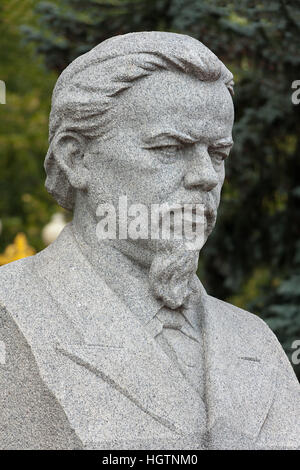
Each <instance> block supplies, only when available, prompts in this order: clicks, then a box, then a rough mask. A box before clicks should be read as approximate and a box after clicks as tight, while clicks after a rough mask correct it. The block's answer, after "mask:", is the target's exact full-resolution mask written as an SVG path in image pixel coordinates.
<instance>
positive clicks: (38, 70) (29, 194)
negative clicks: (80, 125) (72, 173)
mask: <svg viewBox="0 0 300 470" xmlns="http://www.w3.org/2000/svg"><path fill="white" fill-rule="evenodd" d="M36 3H37V2H36V1H35V2H34V1H32V0H25V1H23V2H22V3H20V2H17V1H14V2H12V1H8V0H5V1H4V0H3V1H2V3H1V6H0V13H1V19H2V20H1V23H0V37H1V48H0V54H1V56H0V63H1V72H0V73H1V76H0V79H1V80H4V81H5V83H6V89H7V97H6V103H7V104H6V105H0V114H1V118H0V148H1V159H0V174H1V180H0V219H1V221H2V224H3V228H2V234H1V235H0V251H1V252H2V251H3V250H4V248H5V247H6V246H7V245H8V244H9V243H12V241H13V239H14V237H15V235H16V234H17V233H18V232H25V233H26V235H27V237H28V238H29V242H30V243H31V244H32V246H33V247H34V248H35V249H37V250H38V249H41V248H43V243H42V240H41V230H42V227H43V226H44V225H45V224H46V223H47V222H48V221H49V218H50V214H51V213H52V212H53V211H55V210H56V208H57V206H56V204H55V202H54V201H53V200H51V198H50V196H48V194H47V192H46V190H45V189H44V178H45V175H44V170H43V160H44V157H45V154H46V152H47V125H48V113H49V109H50V98H51V91H52V87H53V84H54V81H55V74H54V73H53V74H49V72H47V71H46V69H45V68H44V66H43V65H42V63H41V61H40V60H37V57H36V55H35V54H34V51H33V48H32V47H29V46H28V45H27V46H25V45H24V44H23V43H22V41H21V39H22V37H21V34H20V31H19V27H20V24H21V22H23V21H27V22H28V23H30V22H32V23H33V24H34V18H33V14H32V7H33V6H34V5H35V4H36Z"/></svg>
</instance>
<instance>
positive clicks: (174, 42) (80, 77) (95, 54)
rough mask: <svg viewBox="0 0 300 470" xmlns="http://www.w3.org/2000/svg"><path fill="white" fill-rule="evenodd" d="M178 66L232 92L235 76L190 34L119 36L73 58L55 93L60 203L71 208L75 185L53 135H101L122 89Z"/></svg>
mask: <svg viewBox="0 0 300 470" xmlns="http://www.w3.org/2000/svg"><path fill="white" fill-rule="evenodd" d="M163 70H168V71H172V70H173V71H180V72H182V73H186V74H189V75H191V76H194V77H195V78H197V79H199V80H201V81H209V82H213V81H216V80H220V81H221V82H223V83H224V85H225V86H226V87H227V88H228V90H229V92H230V93H231V95H233V76H232V74H231V72H230V71H229V70H228V69H227V68H226V67H225V65H224V64H223V63H222V62H221V61H220V60H219V59H218V58H217V56H216V55H215V54H213V52H211V51H210V50H209V49H208V48H207V47H206V46H204V45H203V44H202V43H201V42H199V41H197V40H196V39H193V38H191V37H189V36H185V35H181V34H175V33H165V32H144V33H130V34H125V35H122V36H116V37H113V38H110V39H108V40H107V41H104V42H102V43H101V44H99V45H98V46H96V47H94V48H93V49H91V51H89V52H88V53H86V54H83V55H82V56H80V57H78V58H77V59H76V60H74V61H73V62H72V63H71V64H70V65H69V66H68V67H67V68H66V69H65V70H64V71H63V72H62V74H61V75H60V77H59V78H58V80H57V82H56V85H55V88H54V91H53V96H52V106H51V113H50V123H49V149H48V152H47V155H46V159H45V170H46V174H47V179H46V189H47V190H48V192H49V193H50V194H52V196H53V197H54V198H55V199H56V201H57V202H58V204H59V205H61V206H62V207H64V208H65V209H68V210H72V208H73V205H74V198H75V194H74V190H73V188H72V186H71V185H70V183H69V181H68V179H67V177H66V175H65V173H64V172H63V171H62V170H61V168H60V165H59V164H58V163H57V162H56V158H59V157H57V156H56V155H54V152H53V151H52V143H53V140H54V139H55V138H56V137H57V136H59V134H61V133H66V132H72V133H74V132H75V133H77V134H80V135H81V137H82V138H84V139H86V143H88V140H89V139H92V138H95V137H101V135H103V134H104V133H105V132H106V129H107V128H108V126H109V124H110V113H108V111H109V110H110V109H112V107H114V106H116V105H117V97H118V95H119V94H120V93H122V92H123V91H124V90H127V89H128V88H130V87H132V86H133V85H134V83H135V82H136V81H137V80H140V79H142V78H144V77H147V76H149V75H151V74H152V73H157V72H159V71H163Z"/></svg>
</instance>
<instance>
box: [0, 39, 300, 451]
mask: <svg viewBox="0 0 300 470" xmlns="http://www.w3.org/2000/svg"><path fill="white" fill-rule="evenodd" d="M232 95H233V77H232V74H231V73H230V71H229V70H228V69H227V68H226V67H225V66H224V65H223V64H222V62H221V61H220V60H219V59H218V58H217V57H216V56H215V55H214V54H213V53H212V52H211V51H210V50H209V49H207V48H206V47H205V46H204V45H203V44H202V43H200V42H199V41H197V40H195V39H193V38H191V37H188V36H184V35H179V34H174V33H163V32H144V33H132V34H127V35H124V36H117V37H114V38H111V39H109V40H107V41H104V42H103V43H101V44H100V45H99V46H97V47H95V48H94V49H92V50H91V51H90V52H88V53H87V54H84V55H82V56H80V57H79V58H77V59H76V60H75V61H74V62H72V63H71V64H70V65H69V66H68V67H67V68H66V69H65V70H64V72H63V73H62V74H61V76H60V77H59V79H58V81H57V84H56V86H55V89H54V93H53V99H52V110H51V115H50V140H49V150H48V153H47V156H46V160H45V169H46V173H47V180H46V187H47V190H48V191H49V192H50V193H51V194H52V195H53V197H54V198H55V199H56V201H57V202H58V203H59V204H60V205H61V206H62V207H64V208H66V209H69V210H72V211H73V214H74V218H73V221H72V222H71V223H70V224H68V225H67V226H66V227H65V228H64V230H63V231H62V233H61V234H60V235H59V237H58V239H57V240H56V241H55V242H54V243H52V244H51V245H50V246H49V247H47V248H46V249H45V250H43V251H42V252H40V253H38V254H36V255H34V256H31V257H29V258H26V259H24V260H19V261H16V262H14V263H11V264H8V265H6V266H4V267H2V268H0V305H1V317H0V318H1V328H0V341H1V343H0V344H1V361H0V362H1V363H0V390H1V392H0V397H1V406H0V422H1V426H0V447H1V448H3V449H12V448H19V449H28V448H31V449H61V448H64V449H82V448H83V449H277V448H278V449H285V448H286V449H294V448H297V447H299V446H300V432H299V431H300V428H299V415H300V413H299V411H300V410H299V385H298V382H297V379H296V376H295V374H294V372H293V370H292V367H291V365H290V363H289V361H288V359H287V357H286V355H285V354H284V352H283V350H282V348H281V346H280V344H279V342H278V341H277V339H276V337H275V336H274V334H273V333H272V332H271V330H270V329H269V328H268V326H267V325H266V324H265V323H264V322H263V321H262V320H261V319H260V318H258V317H257V316H255V315H253V314H250V313H248V312H245V311H243V310H241V309H239V308H237V307H234V306H232V305H230V304H228V303H225V302H223V301H220V300H218V299H216V298H213V297H211V296H209V295H208V294H207V293H206V292H205V290H204V288H203V286H202V284H201V283H200V281H199V280H198V278H197V276H196V270H197V262H198V256H199V251H200V249H201V247H202V245H203V243H204V242H205V241H206V239H207V237H208V235H209V234H210V232H211V231H212V229H213V227H214V224H215V220H216V212H217V207H218V205H219V200H220V192H221V188H222V184H223V181H224V159H225V158H226V157H227V156H228V155H229V151H230V148H231V146H232V136H231V131H232V125H233V117H234V112H233V103H232ZM124 196H126V203H127V205H128V207H132V206H133V205H134V204H137V205H139V207H144V208H145V207H146V208H148V209H149V210H150V206H151V207H152V206H153V205H155V204H158V205H159V204H161V203H165V204H167V207H169V209H170V208H171V209H172V207H173V208H174V207H175V206H176V207H175V209H174V211H177V212H178V211H179V212H182V208H183V206H184V205H185V204H187V205H190V206H189V207H190V213H189V214H190V222H193V227H197V226H201V221H200V222H199V220H200V218H199V217H198V216H197V211H196V206H197V205H201V207H204V212H203V217H204V225H203V223H202V227H203V230H204V233H203V240H202V243H201V246H200V245H199V246H196V245H195V247H194V249H192V248H191V246H190V245H188V241H189V240H187V239H185V238H184V237H183V238H182V239H180V238H178V239H177V238H175V236H173V237H172V236H170V238H169V239H162V238H158V239H155V238H154V239H151V237H150V236H149V237H148V238H137V237H135V236H132V237H126V236H122V237H120V236H117V237H115V238H112V239H110V238H106V239H105V237H103V238H102V239H101V237H99V233H98V232H97V227H98V223H99V207H102V208H103V207H104V208H105V207H106V208H108V207H117V205H118V203H119V201H120V197H124ZM171 209H170V210H169V213H172V214H173V217H174V220H175V212H174V211H173V212H172V210H171ZM102 216H103V213H102ZM123 216H124V211H123V212H119V215H118V216H117V220H116V223H117V224H120V218H122V217H123ZM197 217H198V218H197ZM147 220H148V219H147ZM201 220H202V219H201ZM173 222H174V221H173ZM202 222H203V220H202ZM146 225H147V226H146V228H149V227H148V222H146ZM118 226H119V225H118ZM174 226H175V225H174V223H173V229H174ZM144 229H145V227H144ZM119 235H120V233H119ZM188 246H189V248H188Z"/></svg>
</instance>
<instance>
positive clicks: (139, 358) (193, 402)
mask: <svg viewBox="0 0 300 470" xmlns="http://www.w3.org/2000/svg"><path fill="white" fill-rule="evenodd" d="M49 266H51V270H50V272H49ZM35 267H36V270H35V272H38V274H39V277H40V279H42V280H43V282H44V285H45V288H46V289H47V290H48V292H50V293H51V295H52V296H54V297H55V299H56V302H58V303H59V305H60V308H61V310H62V311H64V312H67V315H68V317H69V322H70V325H72V328H71V329H70V331H71V332H72V333H70V335H69V334H67V335H66V334H65V333H64V335H61V334H60V328H59V319H58V318H57V320H56V323H57V324H56V325H54V319H53V315H51V316H50V317H49V329H51V330H52V331H53V334H52V336H53V337H56V343H57V351H58V352H59V353H60V354H62V355H63V356H65V357H68V358H69V359H70V360H72V361H74V362H75V363H77V364H78V365H80V366H82V367H84V368H86V369H88V370H89V371H90V372H91V373H92V374H95V375H97V376H99V377H101V378H102V379H103V380H104V381H106V382H107V383H109V384H110V385H111V386H112V387H113V388H114V389H116V390H117V391H119V392H120V393H122V394H123V395H124V396H126V397H127V398H128V399H129V400H131V401H132V402H133V403H134V404H135V405H137V406H138V407H139V408H140V409H141V410H142V411H143V412H145V413H147V414H148V415H150V416H151V417H152V418H153V419H154V420H156V421H157V422H159V423H160V424H162V425H163V426H165V427H167V428H168V429H169V430H171V431H172V432H174V433H175V434H176V435H178V434H179V435H183V434H192V433H193V432H196V431H200V432H201V430H203V431H204V429H205V427H206V417H205V409H204V403H203V401H202V400H201V399H200V397H199V395H198V394H197V392H196V391H195V390H194V389H193V388H192V387H191V386H190V385H189V384H188V382H187V381H186V380H185V379H184V377H183V376H182V375H181V373H180V371H179V370H178V368H177V367H176V365H175V364H174V363H173V362H172V361H171V360H170V359H169V358H168V357H167V356H166V354H165V353H164V352H163V351H162V350H161V348H160V347H159V345H158V344H157V342H156V341H155V340H154V339H153V338H152V337H151V336H150V335H149V333H148V332H147V331H146V329H145V328H144V327H143V326H142V325H141V324H140V323H139V322H138V320H137V319H136V318H135V316H134V315H133V314H132V312H131V311H129V310H128V308H127V307H126V306H125V305H124V304H123V303H122V302H120V300H119V298H118V297H117V296H116V294H115V293H114V292H113V291H112V290H111V289H110V288H109V287H108V286H107V284H106V283H105V282H104V281H103V280H102V279H101V278H100V277H99V276H98V275H97V274H96V273H95V271H93V268H92V267H91V266H90V265H89V264H88V263H87V261H86V260H85V258H84V257H83V255H82V254H81V252H80V250H79V249H78V246H77V244H76V242H75V241H74V239H73V236H72V234H71V233H70V228H69V227H66V228H65V229H64V231H63V233H62V234H61V235H60V237H59V239H58V240H57V241H56V242H55V245H54V244H53V245H52V246H50V247H48V248H47V250H44V251H43V252H41V253H40V254H39V255H37V256H36V257H35ZM53 273H57V275H56V276H53ZM43 321H44V322H45V321H46V318H45V317H44V318H43ZM53 329H54V330H56V333H55V331H54V330H53ZM74 330H75V331H74ZM66 331H67V330H66V329H64V332H66ZM80 335H82V339H81V340H79V339H78V338H80ZM187 417H188V419H187Z"/></svg>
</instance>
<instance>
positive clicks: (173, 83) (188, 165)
mask: <svg viewBox="0 0 300 470" xmlns="http://www.w3.org/2000/svg"><path fill="white" fill-rule="evenodd" d="M232 93H233V77H232V74H231V73H230V72H229V70H228V69H227V68H226V67H225V66H224V65H223V63H222V62H221V61H220V60H219V59H218V58H217V57H216V56H215V55H214V54H213V53H212V52H211V51H210V50H209V49H207V48H206V47H205V46H204V45H203V44H202V43H200V42H199V41H197V40H195V39H193V38H191V37H189V36H184V35H179V34H174V33H163V32H144V33H131V34H127V35H124V36H117V37H114V38H111V39H109V40H107V41H105V42H103V43H101V44H100V45H99V46H97V47H95V48H94V49H92V50H91V51H90V52H88V53H87V54H84V55H83V56H80V57H79V58H78V59H76V60H75V61H74V62H72V63H71V64H70V65H69V66H68V67H67V68H66V69H65V70H64V72H63V73H62V74H61V76H60V77H59V79H58V81H57V84H56V86H55V89H54V93H53V98H52V109H51V115H50V145H49V150H48V153H47V157H46V160H45V169H46V172H47V180H46V187H47V190H48V191H49V192H50V193H51V194H52V195H53V196H54V198H55V199H56V200H57V202H58V203H59V204H60V205H61V206H62V207H64V208H66V209H69V210H74V213H75V215H76V213H77V214H80V217H81V219H82V220H81V222H84V219H85V218H86V220H87V219H88V218H89V221H92V220H94V221H95V222H96V221H97V219H96V211H97V207H98V206H99V204H103V203H111V204H114V205H115V206H116V205H117V204H118V198H119V196H120V195H126V196H127V200H128V205H130V204H133V203H135V204H145V205H147V206H150V205H151V204H161V203H164V202H168V203H169V204H181V205H183V204H203V205H204V209H205V218H206V222H207V224H206V233H205V240H206V238H207V237H208V235H209V233H210V232H211V230H212V228H213V226H214V224H215V220H216V212H217V207H218V205H219V201H220V192H221V188H222V185H223V181H224V159H225V158H226V157H227V156H228V154H229V151H230V148H231V146H232V136H231V131H232V125H233V115H234V113H233V104H232V98H231V95H232ZM84 214H86V215H84ZM117 242H118V246H119V247H120V249H123V251H125V252H127V254H129V256H130V255H131V256H132V257H139V256H140V257H142V258H143V257H144V258H145V260H146V262H148V264H149V265H151V269H150V281H151V282H152V284H153V289H154V291H155V290H159V289H161V285H162V284H163V282H164V278H165V282H166V283H168V284H169V285H170V278H171V274H170V272H173V271H174V266H173V265H176V266H177V268H176V266H175V270H176V269H177V271H178V266H179V265H180V266H181V268H180V269H179V271H180V272H181V273H182V275H183V277H185V281H184V283H183V284H184V286H183V287H182V289H183V290H182V292H181V294H180V295H179V297H180V298H181V297H182V296H183V297H184V295H185V294H184V293H183V291H184V289H185V290H186V289H187V283H188V282H187V279H188V276H189V274H190V272H191V270H192V271H193V272H194V271H195V269H196V267H197V259H198V254H199V252H198V253H193V252H190V253H188V252H187V251H186V250H184V249H183V247H182V245H180V243H179V242H178V243H175V241H174V240H173V243H172V244H170V243H165V244H164V243H162V241H161V242H159V243H158V242H154V241H153V240H152V241H150V240H132V243H130V242H127V241H126V242H125V241H122V240H118V241H117ZM175 252H176V254H175ZM149 253H150V254H149ZM158 253H160V255H159V256H156V255H158ZM172 254H174V256H175V258H174V259H173V258H172ZM138 261H139V260H138ZM174 261H175V262H174ZM170 266H173V271H172V268H171V267H170ZM185 271H186V273H185ZM155 280H157V282H158V280H159V282H158V284H157V286H155V282H156V281H155ZM158 285H159V287H158ZM176 289H177V291H178V292H179V291H180V289H178V285H177V287H176ZM176 289H175V290H176ZM157 295H158V296H159V295H160V294H159V292H157ZM178 302H179V301H178V299H177V300H175V301H174V302H173V301H171V300H170V302H169V303H170V305H171V306H172V308H176V305H177V304H178Z"/></svg>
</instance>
